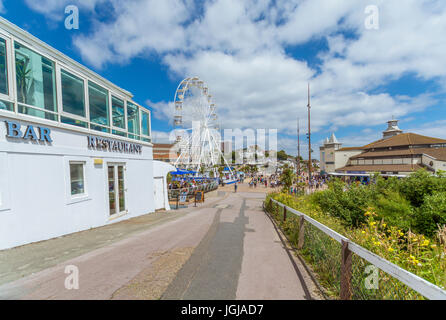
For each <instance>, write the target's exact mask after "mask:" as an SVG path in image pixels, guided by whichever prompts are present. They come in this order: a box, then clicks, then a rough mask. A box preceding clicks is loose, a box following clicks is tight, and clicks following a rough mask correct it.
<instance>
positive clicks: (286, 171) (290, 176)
mask: <svg viewBox="0 0 446 320" xmlns="http://www.w3.org/2000/svg"><path fill="white" fill-rule="evenodd" d="M295 180H296V174H295V173H294V170H293V169H292V168H290V167H289V166H288V165H285V166H284V167H283V171H282V174H281V175H280V182H282V185H283V191H284V192H286V193H289V192H290V188H291V186H292V185H293V184H294V181H295Z"/></svg>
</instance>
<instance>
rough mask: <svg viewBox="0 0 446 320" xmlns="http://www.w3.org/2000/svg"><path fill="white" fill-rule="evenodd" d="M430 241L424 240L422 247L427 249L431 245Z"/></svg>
mask: <svg viewBox="0 0 446 320" xmlns="http://www.w3.org/2000/svg"><path fill="white" fill-rule="evenodd" d="M429 242H430V241H429V240H427V239H426V240H424V241H423V243H422V244H421V246H422V247H427V246H428V245H429Z"/></svg>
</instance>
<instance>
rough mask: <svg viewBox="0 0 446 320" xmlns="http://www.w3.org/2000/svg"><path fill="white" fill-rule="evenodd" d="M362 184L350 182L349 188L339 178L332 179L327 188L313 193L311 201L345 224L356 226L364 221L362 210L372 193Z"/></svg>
mask: <svg viewBox="0 0 446 320" xmlns="http://www.w3.org/2000/svg"><path fill="white" fill-rule="evenodd" d="M370 191H371V190H370V189H369V188H367V187H365V186H362V185H359V186H358V185H356V184H352V185H351V186H350V187H349V188H347V186H346V185H345V183H343V182H342V181H341V180H338V179H336V180H334V181H332V182H331V183H330V184H329V189H328V190H326V191H323V192H317V193H315V194H314V195H313V201H314V202H315V203H316V204H317V205H318V206H319V207H320V208H321V210H322V211H323V212H324V213H327V214H330V215H332V216H334V217H337V218H340V219H341V220H342V221H343V223H344V224H345V225H347V226H353V227H358V226H360V225H361V224H362V223H364V222H365V216H364V212H365V211H366V209H367V208H368V206H369V204H370V201H371V198H372V193H371V192H370Z"/></svg>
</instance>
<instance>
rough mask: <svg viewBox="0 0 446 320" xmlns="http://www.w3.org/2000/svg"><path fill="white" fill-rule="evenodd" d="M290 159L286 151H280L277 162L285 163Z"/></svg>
mask: <svg viewBox="0 0 446 320" xmlns="http://www.w3.org/2000/svg"><path fill="white" fill-rule="evenodd" d="M287 159H288V155H287V154H286V152H285V151H283V150H280V151H279V152H277V160H279V161H285V160H287Z"/></svg>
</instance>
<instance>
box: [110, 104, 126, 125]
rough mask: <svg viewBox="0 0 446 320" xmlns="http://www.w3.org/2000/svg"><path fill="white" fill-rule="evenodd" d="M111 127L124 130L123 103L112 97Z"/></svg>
mask: <svg viewBox="0 0 446 320" xmlns="http://www.w3.org/2000/svg"><path fill="white" fill-rule="evenodd" d="M112 116H113V126H115V127H119V128H122V129H125V113H124V101H122V100H121V99H118V98H115V97H112Z"/></svg>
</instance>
